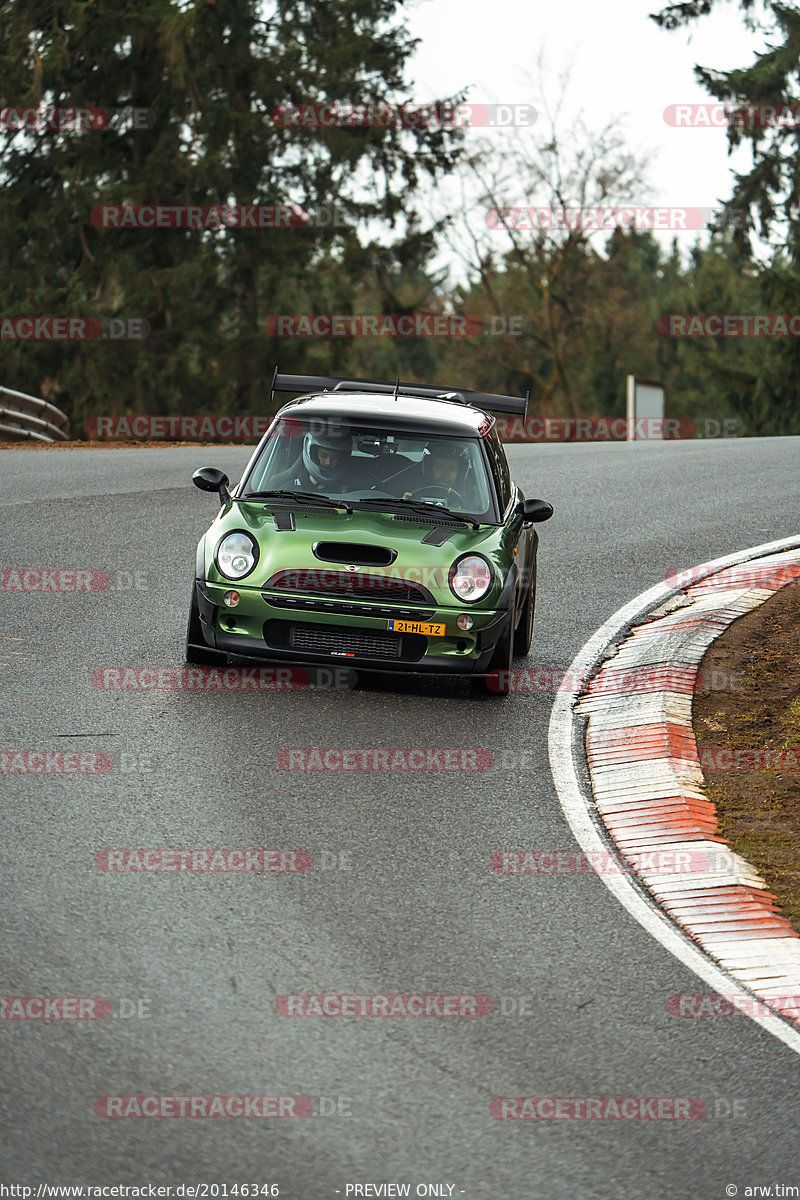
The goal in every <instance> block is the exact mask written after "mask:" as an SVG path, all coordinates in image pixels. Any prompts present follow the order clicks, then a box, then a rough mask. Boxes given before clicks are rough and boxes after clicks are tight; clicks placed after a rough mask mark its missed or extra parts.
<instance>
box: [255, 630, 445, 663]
mask: <svg viewBox="0 0 800 1200" xmlns="http://www.w3.org/2000/svg"><path fill="white" fill-rule="evenodd" d="M264 641H265V642H266V643H267V645H268V646H269V647H271V648H272V649H274V650H283V651H286V652H292V651H295V652H297V653H300V654H314V655H324V656H325V657H331V658H337V657H341V658H346V657H348V656H350V655H352V656H354V657H356V658H362V659H375V660H377V659H384V660H393V661H403V662H418V661H419V660H420V659H421V658H422V657H423V655H424V653H425V649H426V646H427V641H428V639H427V638H425V637H423V636H422V635H421V634H417V633H402V634H397V633H389V632H388V630H387V631H386V632H384V631H383V630H380V629H378V630H372V629H358V628H354V627H352V626H349V625H309V624H303V623H301V622H294V621H277V620H272V621H267V622H266V623H265V625H264Z"/></svg>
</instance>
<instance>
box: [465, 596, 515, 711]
mask: <svg viewBox="0 0 800 1200" xmlns="http://www.w3.org/2000/svg"><path fill="white" fill-rule="evenodd" d="M515 620H516V603H515V605H514V607H513V608H512V610H511V614H510V620H509V622H508V626H507V628H506V631H505V633H504V634H503V636H502V638H501V640H500V641H499V642H498V643H497V646H496V647H495V652H494V654H493V655H492V657H491V660H490V662H489V666H488V667H487V671H488V672H489V674H488V675H479V676H478V677H477V678H475V679H473V680H471V681H470V682H471V684H472V687H473V690H474V691H476V692H479V693H481V694H484V695H485V694H486V693H487V692H488V694H489V695H491V696H507V695H508V694H509V692H510V691H511V669H512V662H513V658H514V621H515Z"/></svg>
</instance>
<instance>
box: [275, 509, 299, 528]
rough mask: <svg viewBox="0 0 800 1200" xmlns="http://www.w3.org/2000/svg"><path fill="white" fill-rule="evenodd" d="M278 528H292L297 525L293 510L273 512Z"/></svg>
mask: <svg viewBox="0 0 800 1200" xmlns="http://www.w3.org/2000/svg"><path fill="white" fill-rule="evenodd" d="M272 519H273V521H274V522H275V528H276V529H277V530H292V529H294V527H295V524H294V513H293V512H276V513H273V514H272Z"/></svg>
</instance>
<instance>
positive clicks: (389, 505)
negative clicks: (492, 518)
mask: <svg viewBox="0 0 800 1200" xmlns="http://www.w3.org/2000/svg"><path fill="white" fill-rule="evenodd" d="M353 503H354V504H355V505H357V506H360V505H362V504H379V505H380V506H381V508H385V509H393V508H409V509H411V511H412V512H418V513H424V514H427V513H432V514H433V513H436V514H437V515H438V516H440V517H450V518H451V520H453V521H463V523H464V524H465V525H471V526H472V528H473V529H480V524H479V522H478V521H476V520H475V518H474V517H465V516H464V515H463V513H457V512H453V510H452V509H450V508H445V506H444V505H443V504H433V503H432V502H431V501H430V500H403V499H400V498H397V499H396V498H394V497H392V496H386V497H385V499H384V498H382V497H380V496H374V497H372V496H370V497H365V498H364V499H361V500H354V501H353Z"/></svg>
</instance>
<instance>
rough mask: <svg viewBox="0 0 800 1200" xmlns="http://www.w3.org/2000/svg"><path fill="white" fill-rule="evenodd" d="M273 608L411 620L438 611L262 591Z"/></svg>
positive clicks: (431, 614)
mask: <svg viewBox="0 0 800 1200" xmlns="http://www.w3.org/2000/svg"><path fill="white" fill-rule="evenodd" d="M261 595H262V596H263V598H264V599H265V600H266V602H267V604H270V605H272V607H273V608H295V609H305V611H306V612H326V613H332V614H334V615H335V616H336V615H338V614H339V613H347V615H348V616H349V617H403V618H407V619H408V620H409V621H428V620H430V618H431V617H432V616H433V615H434V613H435V612H436V610H435V609H433V608H400V607H398V605H396V604H391V605H389V604H356V603H352V602H350V601H346V600H328V599H326V598H325V597H323V596H282V595H281V594H280V593H276V592H273V593H269V592H262V593H261Z"/></svg>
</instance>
